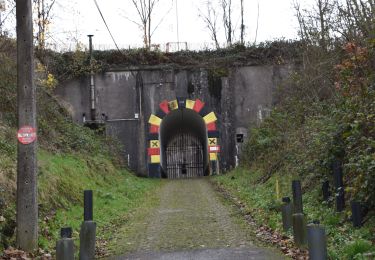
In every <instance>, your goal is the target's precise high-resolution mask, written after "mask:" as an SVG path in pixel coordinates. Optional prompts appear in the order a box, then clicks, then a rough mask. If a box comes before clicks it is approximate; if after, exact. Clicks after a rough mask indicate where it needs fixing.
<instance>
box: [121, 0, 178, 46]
mask: <svg viewBox="0 0 375 260" xmlns="http://www.w3.org/2000/svg"><path fill="white" fill-rule="evenodd" d="M131 1H132V3H133V6H134V7H135V9H136V11H137V14H138V21H135V20H133V19H131V18H129V17H126V16H124V17H125V18H126V19H128V20H129V21H131V22H133V23H134V24H136V25H137V26H139V27H140V28H141V30H142V34H143V44H144V46H145V48H146V49H150V47H151V38H152V35H153V34H154V32H155V31H156V29H157V28H158V27H159V25H160V24H161V23H162V22H163V20H164V19H165V17H166V16H167V15H168V14H169V12H170V11H171V10H172V7H173V0H172V1H171V3H172V4H171V7H170V8H169V10H168V11H167V12H166V13H165V14H164V16H163V17H162V18H161V19H160V20H159V22H158V23H157V24H156V25H155V26H154V27H152V25H153V24H154V21H153V20H154V14H155V8H156V6H157V5H158V3H159V2H160V0H131Z"/></svg>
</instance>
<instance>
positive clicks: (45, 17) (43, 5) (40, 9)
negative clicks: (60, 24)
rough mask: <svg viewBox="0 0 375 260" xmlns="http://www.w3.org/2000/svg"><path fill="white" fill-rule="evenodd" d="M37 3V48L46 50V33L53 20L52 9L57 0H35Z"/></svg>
mask: <svg viewBox="0 0 375 260" xmlns="http://www.w3.org/2000/svg"><path fill="white" fill-rule="evenodd" d="M33 2H34V5H35V9H36V10H35V12H36V16H37V21H36V23H37V28H38V31H37V34H36V41H37V48H38V49H40V50H44V49H45V47H46V33H47V29H48V25H49V24H50V22H51V10H52V8H53V6H54V4H55V2H56V0H33Z"/></svg>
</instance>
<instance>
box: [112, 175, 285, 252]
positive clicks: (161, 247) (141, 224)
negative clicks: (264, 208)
mask: <svg viewBox="0 0 375 260" xmlns="http://www.w3.org/2000/svg"><path fill="white" fill-rule="evenodd" d="M151 204H153V205H154V206H151V207H150V205H149V206H145V208H142V209H140V210H139V212H137V213H136V214H135V215H134V216H133V217H132V219H131V220H130V221H129V223H125V225H124V228H123V229H121V230H119V232H118V234H117V236H116V237H115V238H114V240H113V241H112V243H113V244H114V246H112V251H113V252H114V253H115V254H117V255H119V254H124V253H125V256H121V257H114V258H112V259H282V258H281V257H280V256H277V255H275V254H273V253H270V252H268V251H267V250H265V249H259V248H257V247H255V246H253V243H252V242H251V240H252V237H251V235H250V232H247V231H246V228H244V225H243V224H242V225H241V223H240V222H241V220H240V219H239V217H238V214H236V213H235V212H234V210H233V209H231V208H230V207H229V206H228V205H225V204H224V203H223V202H222V200H221V198H219V195H218V194H217V193H216V192H215V191H214V189H213V187H212V185H211V184H210V183H209V182H208V181H207V179H205V178H201V179H188V180H173V181H167V183H166V184H165V185H163V186H162V188H161V190H160V191H159V192H158V194H157V196H156V197H155V198H154V202H153V203H151ZM126 252H128V254H127V255H126Z"/></svg>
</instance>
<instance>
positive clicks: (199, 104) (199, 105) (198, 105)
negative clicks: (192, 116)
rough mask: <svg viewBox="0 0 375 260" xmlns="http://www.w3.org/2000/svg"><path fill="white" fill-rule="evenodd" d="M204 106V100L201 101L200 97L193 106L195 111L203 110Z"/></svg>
mask: <svg viewBox="0 0 375 260" xmlns="http://www.w3.org/2000/svg"><path fill="white" fill-rule="evenodd" d="M203 107H204V102H202V101H200V100H199V99H197V100H195V104H194V107H193V110H194V111H195V112H197V113H199V111H201V110H202V108H203Z"/></svg>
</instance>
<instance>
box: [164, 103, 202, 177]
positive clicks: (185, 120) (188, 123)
mask: <svg viewBox="0 0 375 260" xmlns="http://www.w3.org/2000/svg"><path fill="white" fill-rule="evenodd" d="M181 136H188V137H190V138H191V139H194V140H193V141H192V142H199V146H200V148H201V150H202V151H201V152H200V154H202V157H203V158H202V160H203V164H202V172H204V173H206V172H207V171H208V165H209V160H208V148H207V130H206V124H205V122H204V120H203V119H202V117H201V116H200V115H199V114H198V113H197V112H195V111H194V110H191V109H186V108H184V109H178V110H173V111H171V112H170V113H169V114H168V115H167V116H165V117H164V119H163V121H162V123H161V126H160V149H161V151H160V155H161V166H162V173H163V177H166V172H167V163H170V160H168V162H167V149H168V147H169V146H170V145H172V144H173V143H174V142H175V140H176V139H178V138H180V137H181ZM180 150H184V149H183V148H182V149H180ZM168 156H170V155H168ZM188 160H189V159H188ZM190 160H191V159H190ZM188 163H191V162H188Z"/></svg>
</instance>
